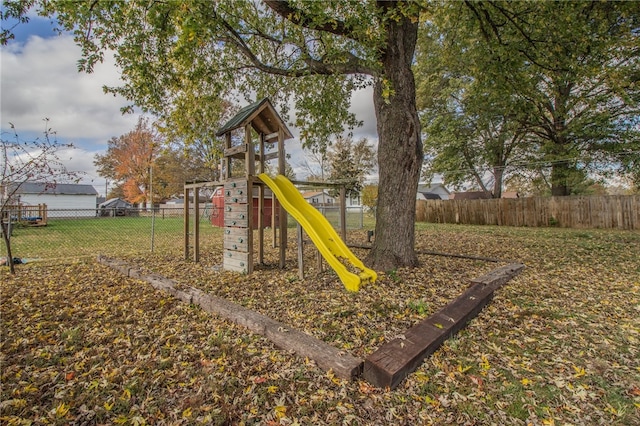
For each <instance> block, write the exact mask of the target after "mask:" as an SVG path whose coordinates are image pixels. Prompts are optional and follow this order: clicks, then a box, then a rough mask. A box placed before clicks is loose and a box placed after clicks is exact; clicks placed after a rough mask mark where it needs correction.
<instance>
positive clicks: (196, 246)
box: [193, 187, 200, 263]
mask: <svg viewBox="0 0 640 426" xmlns="http://www.w3.org/2000/svg"><path fill="white" fill-rule="evenodd" d="M193 210H194V212H193V234H194V235H193V260H194V261H195V262H196V263H198V262H200V188H198V187H195V188H193Z"/></svg>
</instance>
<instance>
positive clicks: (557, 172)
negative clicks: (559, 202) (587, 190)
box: [551, 161, 571, 197]
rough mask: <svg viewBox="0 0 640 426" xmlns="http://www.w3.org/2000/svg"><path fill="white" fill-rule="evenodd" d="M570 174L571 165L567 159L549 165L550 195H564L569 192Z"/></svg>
mask: <svg viewBox="0 0 640 426" xmlns="http://www.w3.org/2000/svg"><path fill="white" fill-rule="evenodd" d="M570 174H571V166H570V165H569V163H568V162H567V161H560V162H556V163H553V165H552V166H551V195H553V196H554V197H564V196H567V195H570V194H571V187H570V185H569V176H570Z"/></svg>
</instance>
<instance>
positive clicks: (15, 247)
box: [0, 204, 364, 263]
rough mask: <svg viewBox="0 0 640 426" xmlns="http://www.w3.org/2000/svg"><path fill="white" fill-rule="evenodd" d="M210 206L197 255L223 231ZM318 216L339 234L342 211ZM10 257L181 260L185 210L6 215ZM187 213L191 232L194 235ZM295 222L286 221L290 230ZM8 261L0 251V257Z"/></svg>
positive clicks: (203, 212) (354, 222) (357, 224)
mask: <svg viewBox="0 0 640 426" xmlns="http://www.w3.org/2000/svg"><path fill="white" fill-rule="evenodd" d="M218 210H221V209H219V208H218V209H216V207H214V206H213V205H211V204H206V205H203V206H202V207H201V208H200V211H199V214H198V220H199V232H200V247H201V251H202V250H206V249H207V245H220V246H221V245H222V235H223V232H222V228H220V227H218V226H214V225H213V224H212V220H211V219H212V217H215V216H216V215H221V214H223V212H222V211H218ZM320 211H321V212H322V213H323V214H324V215H325V217H326V218H327V219H328V220H329V222H330V223H331V224H332V226H334V227H335V228H336V229H340V209H339V208H338V207H321V208H320ZM8 213H9V214H8V215H7V216H8V217H11V221H10V225H11V226H10V241H11V249H12V256H13V257H14V258H19V259H21V261H23V262H25V263H29V262H44V261H46V262H67V261H74V260H77V259H82V258H92V257H95V256H97V255H98V254H105V255H109V256H118V255H135V254H144V253H150V252H157V253H162V254H163V255H164V254H166V255H167V256H175V257H180V258H181V257H182V256H183V255H184V209H183V208H181V207H178V208H156V209H155V210H151V209H149V210H147V209H138V208H115V209H47V210H46V212H43V213H44V214H41V215H40V216H37V217H31V216H28V217H25V216H19V215H18V214H17V213H15V214H12V212H11V211H9V212H8ZM346 213H347V214H346V223H347V229H361V228H362V227H363V216H364V215H363V210H362V208H360V207H354V208H347V210H346ZM194 214H195V211H194V210H193V209H191V212H190V216H189V221H190V232H191V233H193V229H194ZM296 224H297V223H296V221H295V220H294V219H293V218H291V216H289V221H288V226H289V227H291V228H294V227H295V226H296ZM5 255H6V253H5V249H4V246H3V248H2V251H1V254H0V257H4V256H5Z"/></svg>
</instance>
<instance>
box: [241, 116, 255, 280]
mask: <svg viewBox="0 0 640 426" xmlns="http://www.w3.org/2000/svg"><path fill="white" fill-rule="evenodd" d="M251 129H252V128H251V124H247V125H246V126H245V127H244V140H245V142H246V144H247V151H246V152H245V155H244V159H245V178H246V179H247V204H248V205H247V229H248V234H247V243H248V244H249V247H248V249H249V255H248V259H247V274H252V273H253V176H254V175H255V174H256V155H255V151H254V149H253V140H252V138H251V131H252V130H251Z"/></svg>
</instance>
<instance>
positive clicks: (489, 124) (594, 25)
mask: <svg viewBox="0 0 640 426" xmlns="http://www.w3.org/2000/svg"><path fill="white" fill-rule="evenodd" d="M441 6H442V7H441V8H438V9H434V11H435V12H434V14H433V16H432V19H431V20H429V21H428V22H425V24H424V29H425V31H423V32H422V33H421V34H424V37H423V38H421V42H420V54H419V59H418V65H417V70H418V71H417V74H418V82H419V83H418V84H419V87H420V92H421V97H420V101H421V110H422V111H423V119H424V120H425V123H426V124H425V125H426V130H427V135H428V136H427V142H426V144H427V151H428V152H431V153H433V162H432V163H431V164H430V166H432V167H433V168H434V170H435V171H441V172H442V171H448V177H449V178H450V179H452V180H453V181H454V182H455V181H459V180H461V179H468V178H469V177H470V176H472V177H476V178H477V171H478V170H483V171H484V172H485V173H486V172H487V171H489V172H491V173H492V174H493V175H494V176H495V177H496V179H495V182H496V184H497V182H498V180H499V179H498V178H499V177H500V176H499V173H496V172H499V171H500V170H503V171H504V170H509V164H508V163H511V170H512V171H516V172H518V173H524V172H525V171H527V170H528V171H529V172H532V173H533V174H535V173H538V174H540V177H541V178H542V180H543V181H546V182H548V184H549V186H550V189H551V192H552V193H553V194H554V195H568V194H570V193H572V192H574V191H575V190H577V189H578V188H579V187H580V186H581V183H580V182H582V181H583V180H584V179H587V177H588V175H589V172H590V171H591V172H593V171H596V172H597V173H600V174H603V173H609V174H611V173H633V170H634V167H637V162H638V161H637V159H638V152H639V147H640V139H639V131H638V112H639V100H640V96H639V94H640V88H639V87H638V75H640V72H639V71H640V63H639V62H638V53H639V48H638V46H640V43H639V41H638V36H639V33H638V29H639V23H638V20H637V16H638V12H639V11H640V10H639V8H638V5H637V3H634V2H587V1H574V2H502V1H498V2H467V3H466V6H465V7H461V5H460V4H454V3H447V2H445V3H443V4H442V5H441ZM434 52H437V54H436V53H434ZM423 58H424V60H423ZM496 124H499V126H496ZM487 129H494V130H496V129H497V130H499V131H498V132H496V131H491V132H489V133H487ZM487 136H489V137H488V138H487ZM506 154H509V155H510V156H511V158H510V159H509V158H507V157H506ZM501 157H502V161H501ZM506 160H510V161H508V162H507V161H506ZM445 174H446V173H445ZM474 174H476V176H473V175H474ZM533 174H530V176H531V177H533V176H534V175H533ZM493 192H494V194H495V193H497V192H498V188H495V189H494V191H493Z"/></svg>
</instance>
